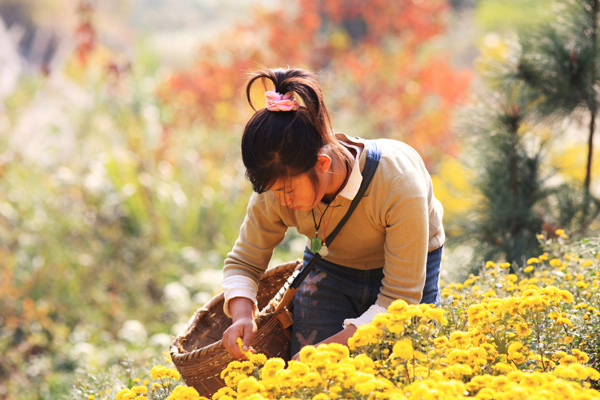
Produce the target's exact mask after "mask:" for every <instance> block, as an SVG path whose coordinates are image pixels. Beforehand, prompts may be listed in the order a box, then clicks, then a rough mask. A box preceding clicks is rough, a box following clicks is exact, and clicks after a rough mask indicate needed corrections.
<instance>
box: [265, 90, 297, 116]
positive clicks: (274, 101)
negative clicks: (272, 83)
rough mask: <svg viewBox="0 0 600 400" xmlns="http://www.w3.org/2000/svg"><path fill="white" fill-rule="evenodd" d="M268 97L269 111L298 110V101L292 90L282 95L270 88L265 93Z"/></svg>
mask: <svg viewBox="0 0 600 400" xmlns="http://www.w3.org/2000/svg"><path fill="white" fill-rule="evenodd" d="M265 96H266V97H267V110H269V111H296V110H297V109H298V102H297V101H296V100H295V99H294V94H293V93H292V92H287V93H286V94H284V95H281V94H279V93H277V92H276V91H275V87H273V90H269V91H268V92H266V93H265Z"/></svg>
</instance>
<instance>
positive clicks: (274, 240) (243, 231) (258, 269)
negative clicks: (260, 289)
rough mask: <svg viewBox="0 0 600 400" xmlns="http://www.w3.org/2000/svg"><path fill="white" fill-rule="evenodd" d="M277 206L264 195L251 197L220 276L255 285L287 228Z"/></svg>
mask: <svg viewBox="0 0 600 400" xmlns="http://www.w3.org/2000/svg"><path fill="white" fill-rule="evenodd" d="M279 209H280V205H279V202H278V201H276V198H275V197H274V196H269V194H268V193H262V194H257V193H253V194H252V197H251V198H250V202H249V204H248V210H247V212H246V218H245V219H244V222H243V223H242V226H241V228H240V235H239V237H238V239H237V241H236V242H235V245H234V246H233V249H232V250H231V252H230V253H229V254H228V255H227V258H226V259H225V267H224V268H223V276H224V277H225V278H227V277H230V276H236V275H238V276H239V275H241V276H245V277H248V278H250V279H252V280H254V281H255V282H257V283H258V281H259V280H260V278H261V276H262V274H263V272H264V271H265V269H266V268H267V266H268V264H269V261H270V260H271V256H272V255H273V250H274V249H275V247H277V245H279V243H281V241H282V240H283V238H284V237H285V232H286V231H287V226H286V225H285V224H284V223H283V221H282V219H281V216H280V214H279Z"/></svg>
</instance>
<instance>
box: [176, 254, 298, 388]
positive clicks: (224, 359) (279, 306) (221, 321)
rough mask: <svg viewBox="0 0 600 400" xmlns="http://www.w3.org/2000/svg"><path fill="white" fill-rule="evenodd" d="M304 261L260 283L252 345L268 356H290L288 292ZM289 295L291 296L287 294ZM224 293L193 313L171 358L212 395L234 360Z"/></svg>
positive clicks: (271, 273) (271, 271) (267, 273)
mask: <svg viewBox="0 0 600 400" xmlns="http://www.w3.org/2000/svg"><path fill="white" fill-rule="evenodd" d="M301 267H302V261H301V260H297V261H292V262H288V263H285V264H281V265H278V266H277V267H274V268H270V269H268V270H267V271H265V273H264V275H263V277H262V279H261V280H260V282H259V286H258V298H257V300H258V308H259V310H262V311H261V312H260V314H259V316H258V318H257V319H256V323H257V325H258V332H257V334H256V335H255V337H254V339H253V341H252V342H251V346H252V347H253V348H254V349H255V350H256V352H258V353H262V354H264V355H266V356H267V357H281V358H283V359H285V360H289V359H290V342H291V311H292V310H291V307H292V305H293V302H290V304H289V305H288V306H287V307H285V305H286V304H283V303H282V301H283V302H287V301H288V300H287V298H286V299H285V300H284V299H283V298H284V294H285V292H286V290H287V287H288V286H289V283H290V282H291V280H292V278H293V275H294V273H295V272H297V271H299V270H300V268H301ZM286 297H287V296H286ZM223 303H224V298H223V293H220V294H218V295H217V296H215V297H213V298H212V299H211V300H210V301H209V302H208V303H206V305H204V307H202V308H200V309H199V310H198V311H196V313H195V314H194V315H193V316H192V318H191V319H190V320H189V322H188V323H187V324H186V326H185V327H184V329H183V330H182V331H181V333H179V335H177V337H176V338H175V340H174V341H173V344H172V345H171V349H170V351H171V359H172V360H173V363H174V364H175V366H176V367H177V370H178V371H179V373H180V374H181V376H182V377H183V379H184V380H185V383H186V384H187V385H188V386H192V387H194V388H195V389H196V390H197V391H198V393H199V394H200V395H201V396H206V397H208V398H210V397H211V396H212V394H214V393H215V392H216V391H217V390H219V389H220V388H222V387H223V386H225V383H224V382H223V380H222V379H221V377H220V374H221V371H222V370H223V369H225V367H226V366H227V365H228V364H229V363H230V362H231V361H232V360H233V359H232V358H231V356H230V355H229V353H228V352H227V350H226V349H225V347H224V346H223V344H222V342H221V339H222V337H223V332H224V331H225V330H226V329H227V328H228V327H229V326H230V325H231V319H230V318H229V317H227V316H226V315H225V313H224V312H223Z"/></svg>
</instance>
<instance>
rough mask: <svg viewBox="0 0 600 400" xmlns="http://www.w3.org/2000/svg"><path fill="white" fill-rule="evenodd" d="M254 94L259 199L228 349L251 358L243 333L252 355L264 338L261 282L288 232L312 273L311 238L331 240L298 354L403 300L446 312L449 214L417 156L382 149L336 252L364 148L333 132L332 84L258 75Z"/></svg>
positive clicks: (297, 308)
mask: <svg viewBox="0 0 600 400" xmlns="http://www.w3.org/2000/svg"><path fill="white" fill-rule="evenodd" d="M257 80H262V82H263V84H264V83H265V82H266V81H267V80H269V81H271V82H272V84H273V85H274V88H273V90H270V91H267V92H266V100H267V106H266V107H265V108H262V109H260V110H258V111H256V108H255V107H254V105H253V104H252V101H251V100H250V89H251V87H252V84H253V83H255V82H256V81H257ZM246 97H247V99H248V102H249V103H250V106H251V107H252V108H253V109H254V110H255V111H256V113H255V114H254V115H253V116H252V117H251V118H250V120H249V121H248V123H247V124H246V127H245V129H244V134H243V137H242V146H241V147H242V158H243V161H244V165H245V167H246V175H247V177H248V179H249V180H250V182H251V183H252V187H253V189H254V193H253V195H252V197H251V199H250V203H249V205H248V210H247V215H246V218H245V220H244V222H243V224H242V227H241V229H240V236H239V238H238V240H237V241H236V243H235V246H234V247H233V250H232V251H231V253H229V255H228V258H227V259H226V260H225V267H224V270H223V271H224V280H223V288H224V289H225V305H224V309H225V313H226V314H227V315H229V316H231V317H232V319H233V324H232V325H231V326H230V327H229V328H228V329H227V330H226V331H225V332H224V334H223V344H224V346H225V348H226V349H227V350H228V351H229V353H230V354H231V355H232V356H233V357H235V358H242V357H243V356H242V354H241V352H240V350H239V348H238V347H237V345H236V340H237V339H238V338H240V337H241V338H242V340H243V342H244V347H247V346H248V344H249V343H250V340H251V339H252V337H253V335H254V334H255V333H256V330H257V327H256V324H255V322H254V316H255V315H256V312H257V311H258V310H257V306H256V292H257V288H258V280H259V279H260V277H261V275H262V273H263V272H264V271H265V269H266V267H267V265H268V263H269V260H270V259H271V256H272V254H273V250H274V249H275V247H276V246H277V245H278V244H279V243H281V241H282V240H283V238H284V236H285V233H286V231H287V229H288V228H289V227H295V228H296V229H297V230H298V232H299V233H301V234H303V235H305V236H306V237H307V248H306V250H305V252H304V265H305V266H306V264H307V263H308V261H309V260H310V259H311V257H312V255H313V253H312V252H311V251H310V250H311V239H314V241H313V242H315V241H316V242H317V243H321V242H322V243H323V246H322V248H321V250H320V252H321V253H320V254H321V255H322V256H323V258H322V259H321V260H320V261H319V262H318V263H317V265H316V266H315V268H314V269H313V270H312V271H311V273H310V274H309V275H308V276H307V278H306V279H305V280H304V282H303V283H302V285H301V286H300V288H299V289H298V291H297V293H296V297H295V299H294V325H293V335H292V354H297V352H299V350H300V348H301V347H302V346H304V345H309V344H312V345H316V344H318V343H322V342H323V343H328V342H337V343H342V344H347V342H348V339H349V338H350V337H351V336H352V335H353V334H354V332H355V331H356V327H357V326H360V325H362V324H365V323H369V322H370V321H372V319H373V317H374V316H375V315H376V314H377V313H380V312H386V311H387V307H388V306H389V305H390V303H391V302H392V301H394V300H396V299H404V300H405V301H406V302H408V303H409V304H418V303H433V304H439V271H440V261H441V256H442V245H443V243H444V238H445V236H444V229H443V227H442V214H443V209H442V206H441V204H440V202H439V201H438V200H436V198H435V197H434V195H433V188H432V183H431V177H430V176H429V173H428V172H427V170H426V168H425V165H424V163H423V161H422V159H421V157H420V156H419V155H418V154H417V152H416V151H415V150H413V149H412V148H411V147H409V146H408V145H406V144H404V143H401V142H399V141H395V140H387V139H378V140H377V141H376V142H377V145H378V147H379V149H380V151H381V156H380V160H379V165H378V168H377V170H376V173H375V175H374V177H373V179H372V181H371V183H370V185H369V187H368V189H367V191H366V193H365V195H364V196H363V198H362V199H361V200H360V203H359V204H358V207H357V208H356V209H355V210H354V212H353V214H352V216H351V217H350V219H349V220H348V222H347V223H346V225H344V227H343V229H342V230H341V231H340V233H339V234H338V236H337V237H336V240H335V242H332V244H331V246H328V245H327V236H328V234H329V233H331V232H332V231H333V230H334V228H335V227H336V225H337V224H338V222H339V221H340V220H341V219H342V217H343V216H344V214H345V213H346V211H347V210H348V208H349V205H350V203H351V201H352V199H353V198H354V197H355V195H356V193H357V191H358V188H359V187H360V184H361V181H362V175H361V173H362V169H363V167H364V164H365V159H366V153H367V151H366V150H365V148H366V147H365V141H364V140H363V139H359V138H350V137H349V136H346V135H344V134H339V133H338V134H335V133H334V131H333V128H332V126H331V122H330V119H329V114H328V112H327V108H326V107H325V103H324V102H323V95H322V92H321V88H320V86H319V84H318V82H317V79H316V77H315V76H314V75H313V74H312V73H310V72H308V71H305V70H301V69H267V70H263V71H259V72H256V73H254V74H253V75H252V76H251V77H250V79H249V81H248V83H247V85H246ZM297 98H298V99H301V101H302V105H299V103H298V101H297V100H296V99H297ZM319 239H320V240H319ZM312 250H313V251H318V246H317V247H313V248H312Z"/></svg>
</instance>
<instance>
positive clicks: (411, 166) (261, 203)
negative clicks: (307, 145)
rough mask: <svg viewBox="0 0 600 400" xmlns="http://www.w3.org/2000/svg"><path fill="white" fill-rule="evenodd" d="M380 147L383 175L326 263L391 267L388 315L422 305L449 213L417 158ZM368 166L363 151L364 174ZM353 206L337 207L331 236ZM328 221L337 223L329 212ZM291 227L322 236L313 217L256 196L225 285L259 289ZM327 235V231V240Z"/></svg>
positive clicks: (385, 293) (382, 302) (393, 146)
mask: <svg viewBox="0 0 600 400" xmlns="http://www.w3.org/2000/svg"><path fill="white" fill-rule="evenodd" d="M338 139H340V140H341V141H342V143H344V142H347V143H350V144H353V145H358V146H359V147H364V145H363V144H362V142H361V141H360V140H358V139H350V138H349V137H348V136H346V135H343V134H338ZM377 143H378V145H379V148H380V149H381V159H380V161H379V166H378V169H377V172H376V173H375V176H374V177H373V180H372V181H371V184H370V186H369V188H368V189H367V192H366V193H365V195H364V197H363V198H362V200H361V201H360V203H359V205H358V207H357V208H356V209H355V210H354V212H353V214H352V216H351V217H350V219H349V220H348V222H347V223H346V225H345V226H344V227H343V228H342V230H341V231H340V233H339V234H338V236H337V237H336V239H335V241H334V242H333V244H332V245H331V246H328V249H329V254H328V255H327V256H326V257H324V258H325V259H326V260H328V261H330V262H333V263H335V264H340V265H343V266H346V267H349V268H356V269H363V270H367V269H375V268H381V267H383V268H384V274H385V277H384V279H383V281H382V288H381V292H380V294H379V296H378V299H377V303H376V304H377V305H379V306H381V307H384V308H387V307H388V306H389V305H390V303H391V302H392V301H394V300H396V299H404V300H406V301H407V302H408V303H409V304H417V303H419V302H420V300H421V294H422V291H423V286H424V284H425V264H426V259H427V252H429V251H433V250H435V249H438V248H439V247H440V246H442V244H443V243H444V239H445V236H444V229H443V226H442V215H443V209H442V205H441V204H440V202H439V201H438V200H437V199H436V198H435V197H434V195H433V187H432V183H431V177H430V176H429V173H428V172H427V170H426V168H425V165H424V163H423V161H422V159H421V157H420V156H419V155H418V154H417V152H416V151H415V150H414V149H412V148H411V147H410V146H408V145H406V144H404V143H402V142H399V141H395V140H388V139H378V140H377ZM365 158H366V151H363V152H362V154H361V155H360V159H359V167H360V170H361V171H362V169H363V168H364V164H365ZM350 203H351V199H347V198H343V197H339V198H338V199H337V203H336V204H337V205H338V207H335V209H334V210H333V214H332V215H331V222H330V223H329V227H330V228H329V231H328V232H330V231H332V230H333V229H334V227H335V226H336V225H337V223H338V222H339V221H340V220H341V219H342V217H343V216H344V214H345V213H346V211H347V210H348V207H349V206H350ZM321 209H323V207H321ZM315 214H316V216H317V218H318V215H319V214H318V213H315ZM326 216H327V219H329V212H327V215H326ZM288 227H295V228H296V229H297V230H298V232H299V233H301V234H303V235H305V236H306V237H307V238H311V237H313V236H314V234H315V227H314V222H313V218H312V214H311V212H310V211H301V210H292V209H288V208H286V207H283V206H281V205H280V203H279V200H278V199H277V197H276V196H275V195H274V194H273V193H271V192H270V191H267V192H265V193H262V194H256V193H254V194H253V195H252V197H251V199H250V203H249V205H248V211H247V215H246V218H245V220H244V222H243V224H242V227H241V229H240V236H239V238H238V240H237V241H236V243H235V246H234V247H233V250H232V251H231V252H230V253H229V255H228V257H227V259H226V260H225V267H224V269H223V272H224V277H225V278H226V279H227V278H228V277H234V276H240V275H241V276H245V277H248V278H251V279H252V280H254V281H258V280H259V279H260V277H261V275H262V273H263V272H264V270H265V269H266V267H267V265H268V263H269V261H270V259H271V256H272V254H273V250H274V249H275V247H277V245H278V244H279V243H281V241H282V240H283V238H284V236H285V233H286V231H287V229H288ZM322 235H323V227H321V230H320V232H319V236H320V237H322ZM299 256H300V255H299Z"/></svg>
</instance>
